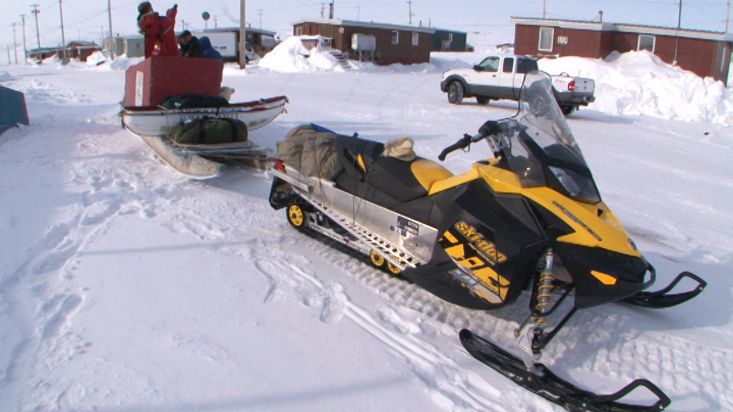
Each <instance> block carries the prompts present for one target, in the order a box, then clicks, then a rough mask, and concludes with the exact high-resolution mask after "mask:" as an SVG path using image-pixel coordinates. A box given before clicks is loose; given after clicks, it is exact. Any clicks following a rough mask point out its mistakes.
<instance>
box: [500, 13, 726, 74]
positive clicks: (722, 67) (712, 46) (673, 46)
mask: <svg viewBox="0 0 733 412" xmlns="http://www.w3.org/2000/svg"><path fill="white" fill-rule="evenodd" d="M582 24H583V23H579V24H578V25H582ZM595 25H596V26H598V27H603V28H602V29H588V30H586V29H581V28H567V27H559V26H553V25H546V26H542V25H540V24H537V25H534V24H520V23H517V24H516V27H515V35H514V38H515V40H514V47H515V52H516V53H517V54H525V55H530V56H538V57H541V56H579V57H589V58H605V57H606V56H608V55H609V54H611V53H612V52H613V51H617V52H620V53H624V52H628V51H632V50H637V49H638V44H639V36H640V35H650V36H654V38H655V44H654V54H655V55H657V56H658V57H659V58H660V59H661V60H662V61H664V62H665V63H669V64H672V63H673V62H675V60H676V62H677V65H678V66H679V67H680V68H682V69H685V70H689V71H691V72H693V73H695V74H697V75H699V76H702V77H706V76H709V77H712V78H714V79H715V80H720V81H723V82H724V83H726V82H727V78H728V66H729V63H730V53H731V43H730V42H729V41H724V40H716V39H706V38H695V37H683V36H679V37H678V36H673V35H667V34H659V33H658V32H655V31H654V30H649V31H646V32H644V31H639V32H629V31H617V30H613V29H609V28H608V27H610V26H609V25H606V26H604V25H602V24H601V23H595ZM541 27H552V28H553V29H554V33H553V40H552V41H553V47H552V51H540V50H539V34H540V28H541ZM706 34H707V33H706ZM713 34H716V33H713ZM716 35H717V34H716ZM560 37H566V38H567V44H565V45H562V44H558V38H560ZM675 50H676V59H675Z"/></svg>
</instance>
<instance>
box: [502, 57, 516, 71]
mask: <svg viewBox="0 0 733 412" xmlns="http://www.w3.org/2000/svg"><path fill="white" fill-rule="evenodd" d="M513 70H514V59H513V58H511V57H507V58H505V59H504V66H503V67H502V69H501V71H503V72H504V73H511V72H512V71H513Z"/></svg>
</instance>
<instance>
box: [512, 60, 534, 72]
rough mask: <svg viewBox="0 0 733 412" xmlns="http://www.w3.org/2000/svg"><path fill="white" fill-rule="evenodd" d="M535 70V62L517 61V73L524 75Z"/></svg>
mask: <svg viewBox="0 0 733 412" xmlns="http://www.w3.org/2000/svg"><path fill="white" fill-rule="evenodd" d="M537 70H539V69H538V68H537V62H536V61H535V60H530V59H517V73H522V74H525V73H529V72H532V71H537Z"/></svg>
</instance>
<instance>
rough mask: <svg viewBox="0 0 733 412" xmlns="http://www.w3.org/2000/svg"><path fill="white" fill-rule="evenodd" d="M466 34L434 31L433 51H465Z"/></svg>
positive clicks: (437, 29)
mask: <svg viewBox="0 0 733 412" xmlns="http://www.w3.org/2000/svg"><path fill="white" fill-rule="evenodd" d="M467 36H468V35H467V33H466V32H463V31H456V30H448V29H439V28H436V29H435V33H434V34H433V51H455V52H464V51H466V46H467V45H466V39H467Z"/></svg>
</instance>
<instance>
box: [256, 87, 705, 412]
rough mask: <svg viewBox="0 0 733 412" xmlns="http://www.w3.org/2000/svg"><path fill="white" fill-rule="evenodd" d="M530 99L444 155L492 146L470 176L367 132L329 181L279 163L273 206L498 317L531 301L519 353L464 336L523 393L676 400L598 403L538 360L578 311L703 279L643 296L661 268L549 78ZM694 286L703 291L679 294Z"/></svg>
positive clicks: (657, 404)
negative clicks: (615, 200) (610, 198)
mask: <svg viewBox="0 0 733 412" xmlns="http://www.w3.org/2000/svg"><path fill="white" fill-rule="evenodd" d="M521 93H522V95H521V98H520V101H519V110H518V112H517V114H516V115H515V116H512V117H510V118H506V119H502V120H498V121H493V120H491V121H487V122H486V123H485V124H483V125H482V126H481V128H480V129H479V131H478V133H477V134H475V135H468V134H466V135H464V136H463V137H462V138H461V139H459V140H458V141H457V142H456V143H455V144H452V145H450V146H448V147H446V148H445V149H444V150H443V151H442V153H440V155H439V157H438V158H439V159H440V160H441V161H442V160H444V159H445V158H446V156H447V155H448V154H450V153H451V152H454V151H457V150H464V151H465V150H468V149H469V148H470V147H471V145H474V144H477V143H479V142H482V141H483V142H485V143H486V144H487V145H486V147H487V148H489V150H490V152H491V153H492V154H493V157H491V158H489V159H487V160H481V161H478V162H476V163H474V164H473V165H472V167H471V169H470V170H469V171H467V172H465V173H463V174H460V175H454V174H453V173H451V172H450V171H448V170H447V169H446V168H444V167H443V166H442V165H440V164H439V163H437V162H434V161H431V160H427V159H423V158H416V159H414V160H411V161H405V160H400V159H397V158H393V157H390V156H385V155H384V148H385V145H384V144H383V143H379V142H375V141H369V140H365V139H361V138H360V137H358V135H353V136H348V135H335V138H334V140H335V143H334V144H335V147H336V154H337V157H338V159H339V161H340V163H341V170H340V171H339V172H338V173H336V174H334V176H333V177H332V178H329V179H325V178H319V177H312V176H306V175H303V174H301V173H300V172H299V171H298V170H297V168H295V167H293V166H292V165H289V164H287V163H282V162H280V163H276V164H275V166H274V168H273V169H272V170H271V174H272V175H273V182H272V187H271V192H270V198H269V201H270V204H271V206H272V207H273V208H275V209H281V208H285V211H286V217H287V220H288V222H289V223H290V224H291V225H292V226H293V227H295V228H296V229H300V230H303V231H307V232H310V233H315V234H317V235H318V237H320V238H322V239H326V240H327V241H328V242H335V243H336V244H338V245H341V246H346V247H348V250H350V251H353V253H355V254H359V255H362V256H363V257H364V259H367V260H368V261H369V262H370V263H371V264H372V265H374V266H376V267H379V268H384V269H385V270H386V271H388V272H389V273H392V274H395V275H399V276H402V277H404V278H406V279H408V280H409V281H412V282H414V283H415V284H417V285H419V286H421V287H423V288H425V289H426V290H428V291H430V292H431V293H433V294H435V295H437V296H439V297H440V298H442V299H445V300H447V301H449V302H452V303H454V304H457V305H460V306H463V307H466V308H471V309H485V310H488V309H495V308H499V307H503V306H506V305H509V304H512V303H514V302H516V301H517V298H518V297H519V296H520V295H521V294H524V296H525V298H526V297H527V296H528V295H529V306H530V307H529V313H528V316H527V318H526V320H525V321H524V322H523V323H522V324H521V325H520V326H519V327H518V328H517V329H516V330H515V337H516V339H515V342H516V346H517V349H518V352H519V353H521V355H519V356H516V355H514V354H512V353H510V352H509V351H508V350H505V349H503V348H500V347H499V346H497V345H496V344H494V343H492V342H490V341H488V340H486V339H484V338H481V337H479V336H477V335H475V334H473V333H472V332H471V331H469V330H465V329H464V330H462V331H460V334H459V337H460V341H461V342H462V344H463V346H464V347H465V348H466V349H467V350H468V352H469V353H470V354H471V355H473V356H474V357H475V358H476V359H478V360H479V361H481V362H483V363H485V364H487V365H489V366H491V367H492V368H494V369H495V370H497V371H498V372H500V373H502V374H503V375H505V376H507V377H508V378H510V379H512V380H513V381H515V382H516V383H518V384H520V385H522V386H523V387H525V388H526V389H528V390H531V391H533V392H535V393H536V394H538V395H540V396H543V397H544V398H546V399H548V400H550V401H552V402H555V403H557V404H560V405H562V406H563V407H565V408H567V409H570V410H591V411H621V410H649V411H651V410H655V411H658V410H661V409H664V408H665V407H666V406H668V405H669V404H670V402H671V401H670V399H669V397H668V396H667V395H666V394H665V393H664V392H663V391H662V390H661V389H659V388H658V387H657V386H656V385H654V384H653V383H652V382H650V381H648V380H646V379H636V380H634V381H633V382H631V383H629V384H628V385H626V386H625V387H623V388H621V389H620V390H619V391H617V392H615V393H612V394H606V395H600V394H595V393H593V392H590V391H587V390H584V389H582V388H580V387H578V386H575V385H574V384H572V383H571V382H568V381H566V380H564V379H562V378H560V377H559V376H557V375H555V374H554V373H552V371H550V369H549V368H547V367H546V366H545V365H544V364H543V363H541V362H540V356H541V354H542V350H543V349H544V348H545V347H546V345H547V344H548V343H549V342H550V341H551V340H552V339H553V338H554V337H555V336H557V334H558V332H559V331H560V330H561V329H562V328H563V326H564V325H566V324H567V322H568V321H569V320H570V318H571V317H572V316H573V314H575V313H576V312H577V310H579V309H585V308H589V307H593V306H597V305H601V304H604V303H610V302H624V303H628V304H631V305H636V306H642V307H649V308H663V307H669V306H674V305H677V304H680V303H683V302H685V301H688V300H690V299H692V298H694V297H695V296H697V295H698V294H699V293H700V292H701V291H702V290H703V289H704V288H705V286H706V282H705V281H704V280H703V279H701V278H700V277H698V276H697V275H695V274H693V273H690V272H682V273H680V274H679V275H678V276H677V277H676V278H675V279H674V280H673V281H672V283H670V285H669V286H667V287H665V288H663V289H661V290H658V291H654V292H650V291H647V290H646V289H648V288H649V287H650V286H651V285H652V284H653V283H654V281H655V278H656V274H655V270H654V267H653V266H652V265H651V264H650V263H649V262H647V261H646V260H645V259H644V257H643V256H642V255H641V253H640V252H639V250H638V249H637V247H636V246H635V244H634V242H633V241H632V240H631V239H630V238H629V236H628V235H627V233H626V232H625V230H624V228H623V226H622V225H621V223H620V222H619V221H618V220H617V218H616V217H615V216H614V214H613V212H612V211H611V210H610V209H609V208H608V207H607V206H606V205H605V204H604V203H603V201H602V200H601V196H600V194H599V191H598V188H597V187H596V184H595V182H594V180H593V176H592V174H591V171H590V170H589V168H588V165H587V164H586V162H585V160H584V157H583V155H582V153H581V151H580V149H579V147H578V145H577V144H576V141H575V139H574V138H573V136H572V133H571V131H570V129H569V127H568V125H567V122H566V120H565V117H564V116H563V114H562V112H561V110H560V108H559V106H558V105H557V103H556V101H555V99H554V97H553V94H552V89H551V81H550V78H549V76H547V75H546V74H544V73H540V72H533V73H530V74H527V75H526V78H525V82H524V85H523V87H522V92H521ZM323 130H326V129H323ZM685 279H688V281H687V282H688V283H690V282H694V283H695V286H694V287H693V288H692V289H690V290H688V291H684V292H678V293H673V289H674V288H676V287H677V285H678V284H679V283H680V282H681V281H683V280H685ZM690 280H691V281H690ZM569 297H572V299H569ZM639 388H646V389H647V390H648V391H649V392H651V394H653V395H654V396H655V398H656V399H655V400H654V401H653V403H651V404H649V405H638V404H633V403H627V402H624V400H625V398H626V397H627V395H629V394H630V393H631V392H633V391H635V390H636V389H639Z"/></svg>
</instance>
